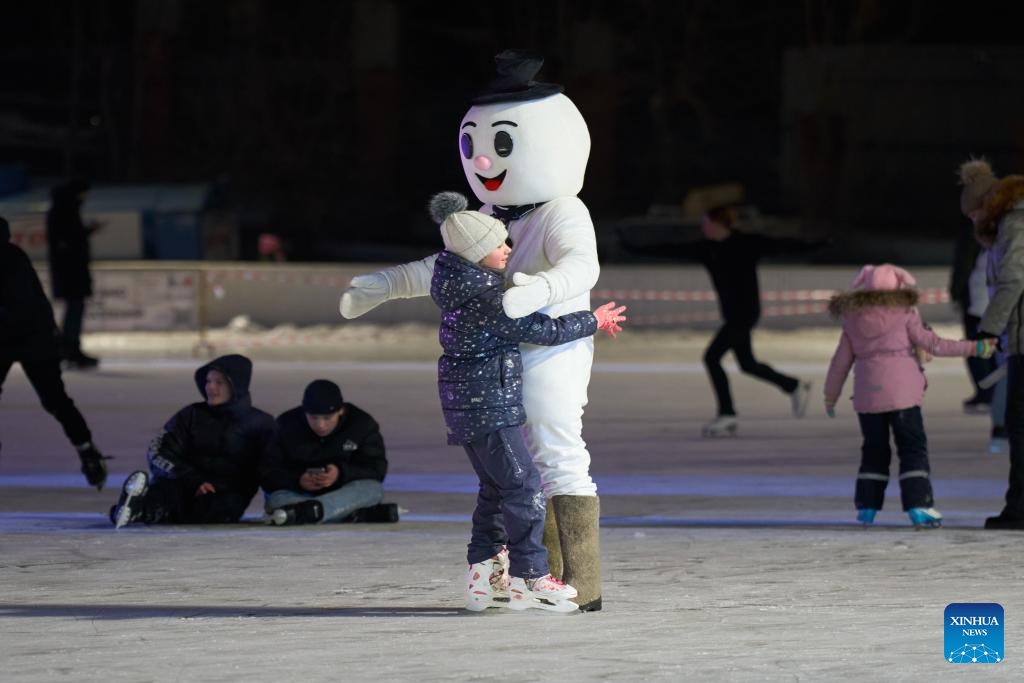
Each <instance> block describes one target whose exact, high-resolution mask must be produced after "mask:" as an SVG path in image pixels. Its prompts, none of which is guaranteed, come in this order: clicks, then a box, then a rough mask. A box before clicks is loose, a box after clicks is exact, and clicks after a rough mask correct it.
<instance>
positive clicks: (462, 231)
mask: <svg viewBox="0 0 1024 683" xmlns="http://www.w3.org/2000/svg"><path fill="white" fill-rule="evenodd" d="M441 239H443V240H444V248H445V249H447V250H448V251H450V252H452V253H453V254H456V255H458V256H461V257H462V258H464V259H466V260H467V261H470V262H472V263H479V262H480V261H481V260H483V258H484V257H485V256H487V255H488V254H489V253H491V252H492V251H494V250H495V249H497V248H498V247H499V246H501V244H502V243H504V241H505V240H506V239H508V230H506V229H505V224H504V223H502V222H501V221H499V220H498V219H497V218H493V217H491V216H488V215H487V214H483V213H480V212H479V211H459V212H457V213H453V214H451V215H450V216H448V218H446V219H445V220H444V223H442V224H441Z"/></svg>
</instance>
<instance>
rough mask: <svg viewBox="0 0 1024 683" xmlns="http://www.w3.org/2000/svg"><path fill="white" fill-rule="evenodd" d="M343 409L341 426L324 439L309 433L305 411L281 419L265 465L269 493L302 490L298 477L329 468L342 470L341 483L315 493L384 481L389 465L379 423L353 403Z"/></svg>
mask: <svg viewBox="0 0 1024 683" xmlns="http://www.w3.org/2000/svg"><path fill="white" fill-rule="evenodd" d="M344 407H345V413H344V414H343V415H342V416H341V420H339V421H338V426H337V427H335V428H334V431H333V432H331V433H330V434H328V435H327V436H325V437H319V436H317V434H316V432H314V431H313V430H312V429H310V427H309V424H308V423H307V422H306V413H305V411H303V409H302V407H301V406H299V407H296V408H292V409H291V410H289V411H287V412H284V413H282V414H281V415H280V416H278V418H277V433H276V434H274V437H273V438H272V439H271V440H270V445H269V446H268V447H267V450H266V454H265V456H264V460H263V473H262V475H263V476H262V485H263V490H264V491H266V492H267V493H270V492H271V491H280V490H282V489H286V490H290V491H303V489H302V488H301V487H300V486H299V477H301V476H302V475H303V473H304V472H305V471H306V470H307V469H309V468H314V467H325V466H327V465H334V466H335V467H337V468H338V472H339V474H338V481H336V482H335V483H334V485H333V486H330V487H328V488H326V489H321V490H318V491H315V493H317V494H320V493H327V492H329V491H334V490H336V489H340V488H341V487H342V486H344V485H345V484H347V483H349V482H351V481H355V480H357V479H375V480H377V481H384V475H385V474H387V471H388V461H387V458H386V457H385V455H384V439H383V437H382V436H381V434H380V427H379V426H378V424H377V421H376V420H374V419H373V417H371V416H370V414H369V413H367V412H366V411H364V410H360V409H359V408H358V407H356V406H354V405H352V404H351V403H345V404H344Z"/></svg>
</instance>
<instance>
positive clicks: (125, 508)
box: [114, 472, 148, 529]
mask: <svg viewBox="0 0 1024 683" xmlns="http://www.w3.org/2000/svg"><path fill="white" fill-rule="evenodd" d="M147 485H148V482H147V480H146V476H145V474H142V473H140V472H136V473H135V474H133V475H131V476H129V477H128V479H127V480H126V481H125V482H124V487H123V489H122V490H123V491H124V493H125V494H126V495H125V499H124V503H122V504H121V507H119V508H118V509H117V514H116V515H115V517H114V528H115V529H120V528H122V527H125V526H127V525H128V524H129V523H130V522H131V521H132V503H133V502H135V499H136V498H138V497H139V496H141V495H143V494H144V493H145V492H146V488H147Z"/></svg>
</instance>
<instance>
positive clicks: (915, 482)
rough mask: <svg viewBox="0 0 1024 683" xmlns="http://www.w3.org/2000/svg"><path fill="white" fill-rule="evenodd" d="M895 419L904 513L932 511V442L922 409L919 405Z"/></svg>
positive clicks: (903, 411) (894, 426)
mask: <svg viewBox="0 0 1024 683" xmlns="http://www.w3.org/2000/svg"><path fill="white" fill-rule="evenodd" d="M891 415H892V418H891V424H892V435H893V440H894V441H895V442H896V454H897V456H898V457H899V460H900V497H901V498H902V502H903V510H904V511H909V510H910V509H911V508H930V507H932V506H933V505H935V498H934V496H933V494H932V483H931V468H930V467H929V465H928V441H927V438H926V437H925V433H924V421H923V420H922V418H921V409H920V408H919V407H917V406H914V407H913V408H906V409H904V410H897V411H894V412H893V413H892V414H891Z"/></svg>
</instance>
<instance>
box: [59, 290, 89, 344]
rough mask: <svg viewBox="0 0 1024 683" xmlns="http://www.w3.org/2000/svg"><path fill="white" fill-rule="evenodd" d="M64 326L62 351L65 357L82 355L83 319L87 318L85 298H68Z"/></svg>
mask: <svg viewBox="0 0 1024 683" xmlns="http://www.w3.org/2000/svg"><path fill="white" fill-rule="evenodd" d="M65 304H66V305H65V307H64V326H63V328H61V340H62V341H61V343H62V351H63V353H64V356H65V358H77V357H78V356H80V355H82V321H83V320H84V319H85V299H66V300H65Z"/></svg>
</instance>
